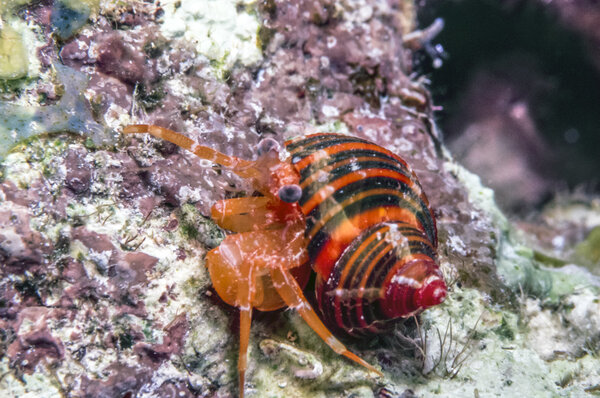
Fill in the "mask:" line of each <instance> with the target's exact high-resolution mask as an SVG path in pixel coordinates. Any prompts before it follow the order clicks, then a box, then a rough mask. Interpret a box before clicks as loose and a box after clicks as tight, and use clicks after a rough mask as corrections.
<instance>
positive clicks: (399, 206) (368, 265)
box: [286, 134, 446, 334]
mask: <svg viewBox="0 0 600 398" xmlns="http://www.w3.org/2000/svg"><path fill="white" fill-rule="evenodd" d="M286 148H287V150H288V151H289V152H290V154H291V163H292V165H294V166H295V167H296V170H297V171H298V172H299V174H300V187H301V188H302V196H301V198H300V200H299V202H298V204H299V205H300V207H301V210H302V212H303V213H304V215H305V216H306V236H307V238H308V239H309V244H308V252H309V256H310V259H311V261H312V263H313V268H314V269H315V271H316V272H317V301H318V303H319V308H320V309H321V312H322V314H323V317H324V321H325V322H326V323H327V324H329V325H331V326H333V327H336V328H339V329H343V330H345V331H346V332H348V333H350V334H359V333H370V332H378V331H380V330H382V329H384V327H385V325H386V324H387V323H388V321H389V320H390V319H394V318H398V317H405V316H410V315H412V314H414V313H416V312H419V311H420V310H422V309H424V308H425V307H427V306H431V305H435V304H437V303H439V302H441V301H442V300H443V298H444V297H445V292H446V290H445V289H446V287H445V285H444V284H443V279H442V277H441V273H440V271H439V268H438V266H437V264H436V248H437V231H436V226H435V219H434V217H433V214H432V212H431V210H430V208H429V203H428V201H427V197H426V196H425V194H424V192H423V190H422V189H421V186H420V184H419V182H418V180H417V178H416V176H415V174H414V173H413V172H412V171H411V169H410V167H409V166H408V165H407V163H406V162H405V161H404V160H403V159H402V158H400V157H399V156H397V155H395V154H393V153H392V152H390V151H388V150H386V149H384V148H382V147H380V146H378V145H376V144H373V143H371V142H369V141H366V140H363V139H360V138H356V137H351V136H346V135H340V134H315V135H310V136H306V137H302V138H300V139H298V140H293V141H289V142H287V143H286Z"/></svg>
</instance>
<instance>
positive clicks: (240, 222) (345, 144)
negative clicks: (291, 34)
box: [124, 124, 447, 397]
mask: <svg viewBox="0 0 600 398" xmlns="http://www.w3.org/2000/svg"><path fill="white" fill-rule="evenodd" d="M124 132H125V133H149V134H151V135H153V136H155V137H157V138H162V139H164V140H167V141H170V142H172V143H174V144H176V145H177V146H179V147H181V148H184V149H186V150H188V151H190V152H192V153H194V154H195V155H196V156H198V157H200V158H202V159H207V160H209V161H211V162H214V163H216V164H218V165H221V166H223V167H226V168H228V169H230V170H232V171H233V172H234V173H236V174H237V175H239V176H240V177H242V178H247V179H250V180H251V181H252V184H253V187H254V189H255V190H256V192H257V193H258V194H259V196H248V197H242V198H233V199H225V200H220V201H218V202H217V203H215V204H214V205H213V207H212V210H211V217H212V219H213V220H214V221H215V222H216V223H217V224H218V225H219V226H221V227H222V228H224V229H227V230H229V231H231V232H232V234H230V235H228V236H227V237H226V238H225V239H224V240H223V242H222V243H221V244H220V245H219V246H218V247H217V248H215V249H213V250H211V251H210V252H208V254H207V255H206V264H207V267H208V271H209V273H210V277H211V280H212V283H213V286H214V289H215V290H216V292H217V294H218V295H219V296H220V297H221V299H223V301H225V302H226V303H228V304H230V305H232V306H235V307H237V308H238V309H239V310H240V346H239V360H238V372H239V390H240V396H241V397H242V396H243V393H244V380H245V373H246V368H247V350H248V342H249V337H250V323H251V320H252V311H253V310H254V309H257V310H261V311H271V310H276V309H278V308H282V307H284V306H287V307H289V308H292V309H295V310H296V311H298V313H299V314H300V316H301V317H302V318H303V319H304V320H305V321H306V323H307V324H308V325H309V326H310V327H311V328H312V329H313V330H314V331H315V332H316V333H317V334H318V335H319V336H320V337H321V338H322V339H323V341H324V342H325V343H326V344H327V345H328V346H330V347H331V349H333V350H334V351H335V352H336V353H338V354H341V355H344V356H346V357H347V358H349V359H351V360H352V361H354V362H356V363H358V364H360V365H362V366H364V367H365V368H367V369H369V370H370V371H372V372H374V373H376V374H378V375H381V372H380V371H379V370H377V369H376V368H375V367H373V366H372V365H370V364H369V363H367V362H366V361H364V360H363V359H362V358H360V357H358V356H357V355H355V354H354V353H352V352H350V351H349V350H348V349H347V348H346V347H345V346H344V345H343V344H342V343H341V342H340V341H339V340H338V339H337V338H336V337H334V335H333V333H332V332H331V331H330V329H331V330H335V331H336V332H337V331H341V332H345V333H347V334H350V335H355V336H361V335H367V334H372V333H378V332H381V331H384V330H386V328H387V327H388V326H389V324H390V323H391V322H393V321H394V320H397V319H401V318H406V317H410V316H412V315H415V314H417V313H419V312H421V311H422V310H424V309H426V308H428V307H431V306H434V305H437V304H439V303H441V302H442V301H443V300H444V299H445V297H446V293H447V289H446V284H445V283H444V279H443V276H442V273H441V271H440V269H439V267H438V265H437V263H436V248H437V230H436V225H435V218H434V216H433V213H432V211H431V209H430V208H429V203H428V201H427V197H426V196H425V193H424V192H423V190H422V188H421V186H420V184H419V182H418V180H417V177H416V175H415V174H414V173H413V172H412V170H411V169H410V167H409V166H408V164H407V163H406V162H405V161H404V160H403V159H402V158H400V157H399V156H397V155H395V154H394V153H392V152H390V151H388V150H387V149H385V148H383V147H381V146H379V145H376V144H374V143H371V142H369V141H367V140H364V139H361V138H356V137H352V136H348V135H342V134H313V135H307V136H303V137H299V138H297V139H292V140H290V141H287V142H285V144H284V148H280V146H279V144H278V143H277V142H276V141H275V140H273V139H265V140H263V141H262V142H261V143H260V144H259V146H258V158H257V159H256V160H255V161H249V160H244V159H239V158H237V157H233V156H227V155H224V154H222V153H220V152H217V151H215V150H213V149H211V148H208V147H206V146H202V145H199V144H198V143H196V142H194V141H193V140H191V139H189V138H187V137H185V136H183V135H181V134H178V133H176V132H174V131H171V130H168V129H165V128H162V127H158V126H153V125H142V124H140V125H130V126H127V127H126V128H125V129H124ZM281 152H284V154H285V155H286V156H282V155H283V154H282V153H281ZM282 159H283V160H282ZM311 268H312V269H313V270H314V272H315V273H316V301H317V303H318V307H319V312H320V315H321V316H319V314H318V313H317V311H315V309H313V306H312V305H311V304H310V303H309V301H308V300H307V299H306V297H305V296H304V293H303V288H304V287H305V285H306V283H307V281H308V278H309V276H310V272H311ZM326 325H327V326H326Z"/></svg>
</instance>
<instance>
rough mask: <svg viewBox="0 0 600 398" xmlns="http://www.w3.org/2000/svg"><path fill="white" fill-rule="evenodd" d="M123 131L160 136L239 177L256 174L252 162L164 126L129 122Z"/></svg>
mask: <svg viewBox="0 0 600 398" xmlns="http://www.w3.org/2000/svg"><path fill="white" fill-rule="evenodd" d="M123 132H124V133H125V134H136V133H148V134H151V135H153V136H154V137H156V138H162V139H163V140H167V141H169V142H172V143H173V144H175V145H177V146H178V147H181V148H183V149H187V150H188V151H190V152H192V153H193V154H194V155H196V156H198V157H199V158H202V159H206V160H210V161H211V162H214V163H216V164H220V165H221V166H225V167H228V168H230V169H231V170H233V171H234V172H235V173H236V174H237V175H239V176H240V177H245V178H248V177H255V176H256V175H257V172H256V170H254V168H253V167H252V165H253V163H252V162H249V161H247V160H244V159H240V158H236V157H235V156H227V155H225V154H223V153H221V152H219V151H215V150H214V149H212V148H209V147H207V146H203V145H199V144H198V143H197V142H195V141H194V140H192V139H190V138H188V137H186V136H184V135H182V134H179V133H176V132H175V131H173V130H169V129H166V128H164V127H159V126H154V125H151V124H131V125H129V126H127V127H125V128H124V129H123Z"/></svg>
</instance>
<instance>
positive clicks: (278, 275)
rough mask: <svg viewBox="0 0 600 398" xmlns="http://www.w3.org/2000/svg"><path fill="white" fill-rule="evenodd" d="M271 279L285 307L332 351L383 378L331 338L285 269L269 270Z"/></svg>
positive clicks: (379, 373)
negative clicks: (292, 311) (295, 312)
mask: <svg viewBox="0 0 600 398" xmlns="http://www.w3.org/2000/svg"><path fill="white" fill-rule="evenodd" d="M271 278H272V279H273V285H274V286H275V288H276V289H277V292H278V293H279V295H280V296H281V298H282V299H283V301H285V303H286V304H287V306H288V307H290V308H294V309H296V311H298V313H299V314H300V316H301V317H302V318H303V319H304V321H305V322H306V323H308V326H310V327H311V329H312V330H314V331H315V332H316V333H317V334H318V335H319V337H321V339H323V341H324V342H325V343H326V344H327V345H328V346H329V347H331V349H332V350H333V351H335V352H336V353H338V354H340V355H343V356H345V357H347V358H349V359H351V360H353V361H354V362H356V363H358V364H360V365H362V366H364V367H365V368H367V369H369V370H370V371H372V372H375V373H377V374H378V375H379V376H383V375H382V373H381V372H380V371H379V370H377V369H375V368H374V367H373V366H372V365H370V364H369V363H367V362H366V361H365V360H363V359H362V358H360V357H359V356H358V355H356V354H354V353H352V352H350V351H348V349H347V348H346V346H344V344H342V343H341V342H340V341H339V340H338V339H336V338H335V337H334V336H333V334H332V333H331V332H330V331H329V329H327V327H326V326H325V325H324V324H323V322H322V321H321V319H319V317H318V316H317V314H316V312H315V310H314V309H313V308H312V306H311V305H310V303H309V302H308V301H307V300H306V298H305V297H304V294H303V293H302V289H301V288H300V286H298V283H297V282H296V280H295V279H294V277H293V276H292V275H290V273H289V272H288V271H287V270H286V269H284V268H283V267H281V266H279V267H275V268H273V269H272V270H271Z"/></svg>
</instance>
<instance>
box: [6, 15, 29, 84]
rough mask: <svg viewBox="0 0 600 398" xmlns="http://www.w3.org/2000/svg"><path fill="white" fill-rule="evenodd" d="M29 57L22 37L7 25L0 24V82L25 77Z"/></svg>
mask: <svg viewBox="0 0 600 398" xmlns="http://www.w3.org/2000/svg"><path fill="white" fill-rule="evenodd" d="M28 68H29V57H28V55H27V49H26V47H25V43H24V41H23V37H22V36H21V35H20V34H19V33H18V32H17V31H16V30H14V29H13V28H12V27H11V26H10V25H9V24H7V23H4V24H0V80H14V79H19V78H22V77H25V76H27V71H28Z"/></svg>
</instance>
